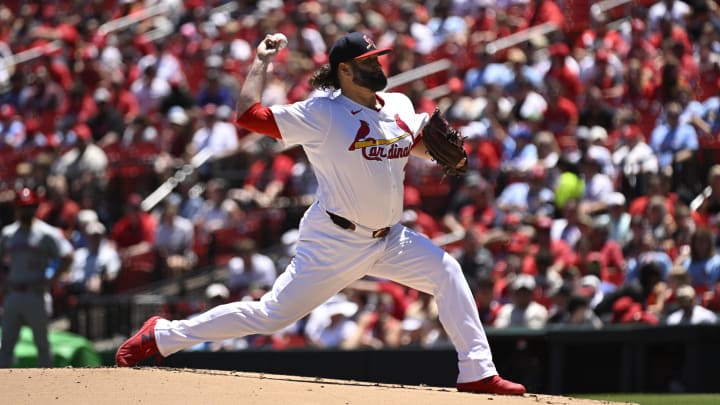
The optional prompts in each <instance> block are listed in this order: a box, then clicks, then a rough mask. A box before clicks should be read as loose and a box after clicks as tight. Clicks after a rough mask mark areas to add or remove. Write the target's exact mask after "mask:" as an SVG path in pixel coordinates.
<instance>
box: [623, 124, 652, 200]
mask: <svg viewBox="0 0 720 405" xmlns="http://www.w3.org/2000/svg"><path fill="white" fill-rule="evenodd" d="M620 136H621V138H620V141H621V145H620V146H619V147H618V148H617V149H616V150H615V151H614V152H613V154H612V161H613V164H614V165H615V167H617V168H618V169H619V175H620V180H621V185H620V191H621V192H622V193H623V194H624V195H625V198H626V199H628V200H632V199H634V198H636V197H638V196H640V195H642V194H645V192H646V190H647V189H648V187H649V185H648V182H649V178H650V175H651V174H653V173H657V171H658V169H659V165H658V161H657V157H656V156H655V153H654V152H653V150H652V148H651V147H650V146H649V145H648V144H647V143H645V141H644V140H643V134H642V132H641V129H640V128H639V127H638V126H636V125H626V126H623V127H622V128H621V129H620Z"/></svg>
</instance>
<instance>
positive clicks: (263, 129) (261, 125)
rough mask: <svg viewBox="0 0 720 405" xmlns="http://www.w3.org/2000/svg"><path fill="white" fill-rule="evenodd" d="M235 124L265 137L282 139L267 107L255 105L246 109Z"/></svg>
mask: <svg viewBox="0 0 720 405" xmlns="http://www.w3.org/2000/svg"><path fill="white" fill-rule="evenodd" d="M235 123H236V124H237V125H239V126H241V127H243V128H245V129H247V130H250V131H252V132H257V133H260V134H263V135H267V136H269V137H271V138H275V139H282V137H281V136H280V128H278V126H277V123H276V122H275V117H274V116H273V113H272V111H271V110H270V108H268V107H263V106H262V104H260V103H255V104H253V105H252V106H250V108H248V109H247V111H245V112H244V113H243V114H242V115H241V116H240V117H238V119H237V120H236V121H235Z"/></svg>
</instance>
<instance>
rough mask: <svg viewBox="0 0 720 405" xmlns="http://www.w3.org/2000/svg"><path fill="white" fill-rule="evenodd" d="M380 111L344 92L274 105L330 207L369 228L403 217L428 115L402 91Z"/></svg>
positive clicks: (386, 96) (389, 96) (285, 137)
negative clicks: (409, 171)
mask: <svg viewBox="0 0 720 405" xmlns="http://www.w3.org/2000/svg"><path fill="white" fill-rule="evenodd" d="M378 96H379V97H380V98H381V99H382V100H384V101H385V105H384V106H383V107H382V109H380V111H379V112H378V111H375V110H373V109H370V108H367V107H364V106H362V105H360V104H357V103H356V102H354V101H352V100H350V99H349V98H347V97H345V96H343V95H339V96H337V97H336V98H334V99H332V98H329V97H316V98H311V99H308V100H306V101H303V102H300V103H295V104H291V105H278V106H273V107H271V110H272V112H273V116H274V117H275V121H276V123H277V126H278V128H279V129H280V133H281V134H282V141H283V142H284V143H285V144H286V145H287V146H290V145H298V144H299V145H302V146H303V149H304V150H305V153H306V154H307V157H308V160H309V161H310V163H311V164H312V166H313V169H314V170H315V174H316V176H317V179H318V191H317V197H318V200H319V201H320V204H322V206H323V208H325V209H326V210H328V211H330V212H332V213H335V214H337V215H340V216H342V217H345V218H347V219H349V220H351V221H353V222H355V223H358V224H360V225H363V226H365V227H367V228H371V229H377V228H382V227H386V226H389V225H392V224H395V223H396V222H398V221H400V217H401V215H402V212H403V181H404V179H405V165H406V163H407V160H408V156H410V149H411V148H412V146H413V145H414V143H415V142H416V140H417V136H418V132H419V131H420V130H421V129H422V127H423V126H424V125H425V123H426V122H427V120H428V115H427V114H425V113H423V114H416V113H415V110H414V108H413V105H412V102H411V101H410V99H408V98H407V97H406V96H405V95H403V94H400V93H379V94H378Z"/></svg>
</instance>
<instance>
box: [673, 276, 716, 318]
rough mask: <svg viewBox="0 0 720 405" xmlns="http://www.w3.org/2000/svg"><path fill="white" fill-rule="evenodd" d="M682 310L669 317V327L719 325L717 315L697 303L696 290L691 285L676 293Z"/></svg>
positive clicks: (681, 287) (679, 288)
mask: <svg viewBox="0 0 720 405" xmlns="http://www.w3.org/2000/svg"><path fill="white" fill-rule="evenodd" d="M675 297H676V298H677V301H678V304H679V306H680V309H678V310H677V311H675V312H673V313H671V314H670V315H668V317H667V320H666V322H667V324H668V325H699V324H704V323H710V324H714V323H717V321H718V318H717V315H716V314H715V313H714V312H712V311H710V310H709V309H707V308H704V307H702V306H700V305H698V304H696V302H695V289H694V288H692V287H691V286H689V285H683V286H680V287H678V289H677V290H676V291H675Z"/></svg>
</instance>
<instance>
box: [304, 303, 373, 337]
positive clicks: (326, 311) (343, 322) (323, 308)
mask: <svg viewBox="0 0 720 405" xmlns="http://www.w3.org/2000/svg"><path fill="white" fill-rule="evenodd" d="M357 311H358V306H357V304H356V303H354V302H350V301H347V299H346V298H345V297H344V296H342V295H336V296H334V297H332V298H330V299H329V300H328V301H327V302H325V303H324V304H322V305H320V306H319V307H317V308H316V309H314V310H313V311H312V312H311V313H310V317H309V318H308V321H307V325H306V327H305V334H306V336H307V338H308V340H309V343H310V344H311V345H313V346H316V347H323V348H333V347H334V348H343V349H352V348H356V347H357V346H358V345H359V344H360V341H361V337H362V335H361V334H360V333H359V332H360V329H359V328H358V325H357V323H356V322H355V321H353V320H352V319H351V317H352V316H353V315H355V313H356V312H357Z"/></svg>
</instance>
